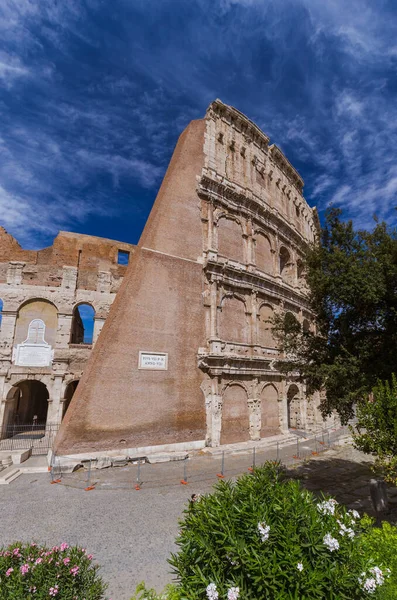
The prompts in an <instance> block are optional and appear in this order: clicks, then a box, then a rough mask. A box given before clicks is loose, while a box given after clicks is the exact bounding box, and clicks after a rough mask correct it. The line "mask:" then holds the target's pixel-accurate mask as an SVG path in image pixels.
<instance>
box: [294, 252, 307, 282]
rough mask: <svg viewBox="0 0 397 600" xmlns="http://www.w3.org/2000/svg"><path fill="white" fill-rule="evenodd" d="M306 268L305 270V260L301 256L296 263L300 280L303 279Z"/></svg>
mask: <svg viewBox="0 0 397 600" xmlns="http://www.w3.org/2000/svg"><path fill="white" fill-rule="evenodd" d="M304 270H305V268H304V265H303V262H302V261H301V259H300V258H299V259H298V261H297V263H296V276H297V278H298V281H302V279H303V275H304Z"/></svg>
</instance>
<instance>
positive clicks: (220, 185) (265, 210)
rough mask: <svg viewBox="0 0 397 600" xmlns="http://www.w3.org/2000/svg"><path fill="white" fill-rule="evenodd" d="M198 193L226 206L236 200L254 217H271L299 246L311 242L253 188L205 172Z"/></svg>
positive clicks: (238, 207) (198, 186)
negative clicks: (240, 186)
mask: <svg viewBox="0 0 397 600" xmlns="http://www.w3.org/2000/svg"><path fill="white" fill-rule="evenodd" d="M197 194H198V195H199V197H200V198H204V199H206V200H216V201H217V202H218V203H219V204H223V205H225V206H228V201H229V202H234V204H235V205H236V206H235V209H236V210H241V208H242V207H244V208H246V210H247V211H250V212H251V216H252V217H253V218H255V216H257V215H258V214H261V217H262V219H264V220H265V219H269V220H272V221H273V222H274V226H275V227H276V229H277V231H279V232H281V233H284V232H288V233H285V235H287V236H289V237H291V238H292V239H293V240H294V241H295V243H296V244H297V245H298V246H301V247H302V246H303V247H305V246H307V245H308V244H309V243H310V241H309V240H307V239H306V238H305V237H304V236H303V235H302V234H301V233H300V232H299V231H297V229H296V228H295V227H293V226H292V225H291V224H290V223H288V221H286V220H285V219H284V218H283V217H282V216H281V215H280V214H279V213H278V212H277V211H276V210H275V209H274V208H272V207H270V206H266V205H265V204H264V201H263V200H262V199H261V198H260V197H259V196H257V195H256V194H255V193H254V192H253V191H252V190H248V189H245V190H242V189H241V188H240V189H238V188H237V186H236V185H235V184H232V183H231V182H229V181H225V180H217V179H213V178H212V177H211V176H210V175H209V174H208V173H206V172H204V173H203V174H202V175H201V177H200V179H199V181H198V184H197ZM310 210H311V209H310Z"/></svg>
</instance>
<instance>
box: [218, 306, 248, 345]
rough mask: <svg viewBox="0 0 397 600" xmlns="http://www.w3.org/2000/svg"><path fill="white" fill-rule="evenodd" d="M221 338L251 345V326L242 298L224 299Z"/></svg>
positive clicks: (220, 323) (220, 329)
mask: <svg viewBox="0 0 397 600" xmlns="http://www.w3.org/2000/svg"><path fill="white" fill-rule="evenodd" d="M219 337H220V338H221V339H222V340H225V341H228V342H240V343H242V344H248V343H249V324H248V319H247V315H246V314H245V305H244V302H243V301H242V300H241V299H240V298H236V297H235V296H233V297H231V298H224V301H223V304H222V310H221V311H220V315H219Z"/></svg>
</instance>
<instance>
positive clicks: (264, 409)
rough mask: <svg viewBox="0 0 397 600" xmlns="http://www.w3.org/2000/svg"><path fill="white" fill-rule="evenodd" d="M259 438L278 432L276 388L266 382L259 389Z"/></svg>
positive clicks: (278, 417) (278, 419)
mask: <svg viewBox="0 0 397 600" xmlns="http://www.w3.org/2000/svg"><path fill="white" fill-rule="evenodd" d="M260 398H261V438H262V437H267V436H269V435H277V434H278V433H280V414H279V397H278V390H277V388H276V386H275V385H274V384H273V383H267V384H266V385H264V386H263V388H262V391H261V396H260Z"/></svg>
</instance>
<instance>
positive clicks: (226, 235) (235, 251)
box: [218, 217, 244, 263]
mask: <svg viewBox="0 0 397 600" xmlns="http://www.w3.org/2000/svg"><path fill="white" fill-rule="evenodd" d="M218 254H219V255H221V256H224V257H225V258H229V259H231V260H235V261H238V262H240V263H244V247H243V235H242V230H241V225H240V223H237V221H235V220H234V219H227V218H225V217H222V218H221V219H219V221H218Z"/></svg>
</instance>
